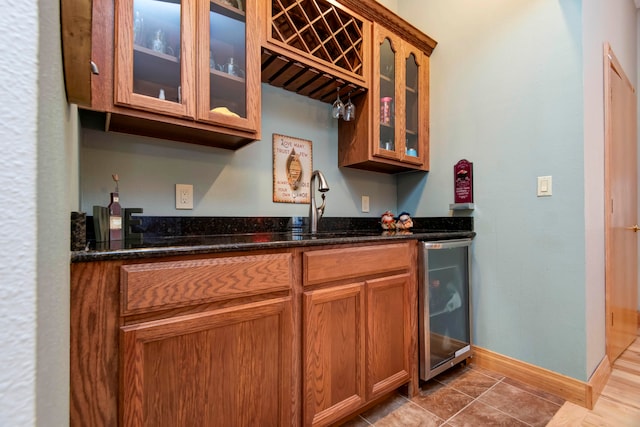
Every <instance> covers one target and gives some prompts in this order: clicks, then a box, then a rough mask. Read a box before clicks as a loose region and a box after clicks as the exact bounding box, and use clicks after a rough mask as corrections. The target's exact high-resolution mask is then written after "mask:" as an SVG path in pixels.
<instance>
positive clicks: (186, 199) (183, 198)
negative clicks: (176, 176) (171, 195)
mask: <svg viewBox="0 0 640 427" xmlns="http://www.w3.org/2000/svg"><path fill="white" fill-rule="evenodd" d="M176 209H193V185H191V184H176Z"/></svg>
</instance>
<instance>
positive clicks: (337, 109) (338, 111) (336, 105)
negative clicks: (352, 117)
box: [331, 88, 344, 119]
mask: <svg viewBox="0 0 640 427" xmlns="http://www.w3.org/2000/svg"><path fill="white" fill-rule="evenodd" d="M336 90H337V91H338V97H337V98H336V100H335V101H334V102H333V105H332V106H331V117H333V118H334V119H339V118H340V117H342V116H344V104H343V103H342V101H341V100H340V88H337V89H336Z"/></svg>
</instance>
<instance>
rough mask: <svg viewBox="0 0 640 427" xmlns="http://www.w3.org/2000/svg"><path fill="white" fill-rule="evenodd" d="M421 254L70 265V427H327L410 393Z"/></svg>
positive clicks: (326, 252) (378, 250) (312, 251)
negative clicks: (403, 390)
mask: <svg viewBox="0 0 640 427" xmlns="http://www.w3.org/2000/svg"><path fill="white" fill-rule="evenodd" d="M416 254H417V251H416V242H414V241H408V242H403V243H393V244H368V245H351V246H346V245H345V246H332V247H330V248H324V247H316V248H305V249H302V250H300V249H290V250H282V251H255V252H238V253H233V254H217V255H211V256H206V255H201V256H190V257H173V258H164V259H146V260H139V259H135V260H117V261H99V262H78V263H73V264H72V265H71V295H70V297H71V299H70V301H71V319H70V326H71V331H70V332H71V342H70V365H71V369H70V388H71V395H70V425H71V426H73V427H75V426H82V427H84V426H96V427H103V426H105V427H113V426H118V425H120V426H126V427H140V426H149V427H161V426H171V427H173V426H190V427H191V426H206V427H211V426H214V427H215V426H225V427H226V426H261V427H262V426H274V427H281V426H282V427H284V426H295V427H297V426H300V425H302V426H312V425H313V426H325V425H330V424H332V423H335V422H338V421H341V420H342V419H345V418H348V417H349V416H351V415H353V414H355V413H357V412H358V411H360V410H362V409H363V408H364V407H366V406H367V405H368V404H370V403H371V402H373V401H374V400H375V399H378V398H380V397H382V396H383V395H385V394H387V393H389V392H392V391H393V390H395V389H397V388H398V387H400V386H403V385H406V384H408V385H409V386H410V389H409V390H410V391H411V390H414V391H415V390H417V378H418V376H417V363H416V361H417V354H416V353H417V345H416V340H417V330H416V328H417V320H416V318H417V307H416V289H417V288H416V272H415V265H416V261H417V256H416ZM390 255H391V256H390Z"/></svg>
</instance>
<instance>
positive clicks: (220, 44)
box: [198, 0, 260, 129]
mask: <svg viewBox="0 0 640 427" xmlns="http://www.w3.org/2000/svg"><path fill="white" fill-rule="evenodd" d="M256 2H257V0H207V1H206V4H207V12H206V15H205V14H201V15H200V16H199V20H200V27H201V31H202V28H204V29H205V32H206V34H205V33H204V32H201V34H202V35H203V36H204V37H205V40H204V43H202V45H203V46H204V47H205V49H203V51H201V52H199V58H201V61H200V63H199V66H198V71H199V76H198V79H199V80H198V81H199V85H198V86H199V90H200V92H199V93H200V97H201V98H200V99H199V100H198V116H199V118H200V119H201V120H204V121H209V122H224V123H226V124H231V125H232V126H236V127H238V128H242V129H251V128H254V125H253V120H254V117H255V113H254V110H253V108H254V107H255V105H254V104H255V102H256V101H257V105H258V108H259V103H260V95H259V89H260V88H259V80H258V86H257V88H256V90H251V88H252V87H255V83H250V82H255V79H256V70H255V67H254V65H253V64H252V61H255V56H252V55H251V54H249V48H248V47H249V46H252V47H254V48H256V49H258V47H257V45H256V44H255V42H254V37H256V36H255V34H256V33H257V30H258V28H257V23H256V22H255V21H257V18H256V17H255V15H257V6H256ZM258 73H259V71H258ZM258 79H259V77H258ZM252 92H253V93H252Z"/></svg>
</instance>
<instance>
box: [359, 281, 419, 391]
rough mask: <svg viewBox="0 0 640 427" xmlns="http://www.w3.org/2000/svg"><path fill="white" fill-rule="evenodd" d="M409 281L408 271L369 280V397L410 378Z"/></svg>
mask: <svg viewBox="0 0 640 427" xmlns="http://www.w3.org/2000/svg"><path fill="white" fill-rule="evenodd" d="M410 284H411V276H410V275H409V274H408V273H407V274H400V275H396V276H390V277H384V278H381V279H375V280H371V281H367V313H368V316H367V317H368V318H367V328H368V329H367V346H368V347H367V372H368V375H369V378H368V384H367V391H368V393H369V395H368V398H373V397H375V396H377V395H380V394H382V393H385V392H387V391H389V390H392V389H394V388H396V387H398V386H399V385H400V384H402V383H404V382H406V381H407V380H408V379H409V378H410V372H411V369H410V364H409V357H410V353H411V331H410V326H409V325H410V322H411V318H410V308H411V306H412V305H411V302H410V291H411V289H410Z"/></svg>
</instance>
